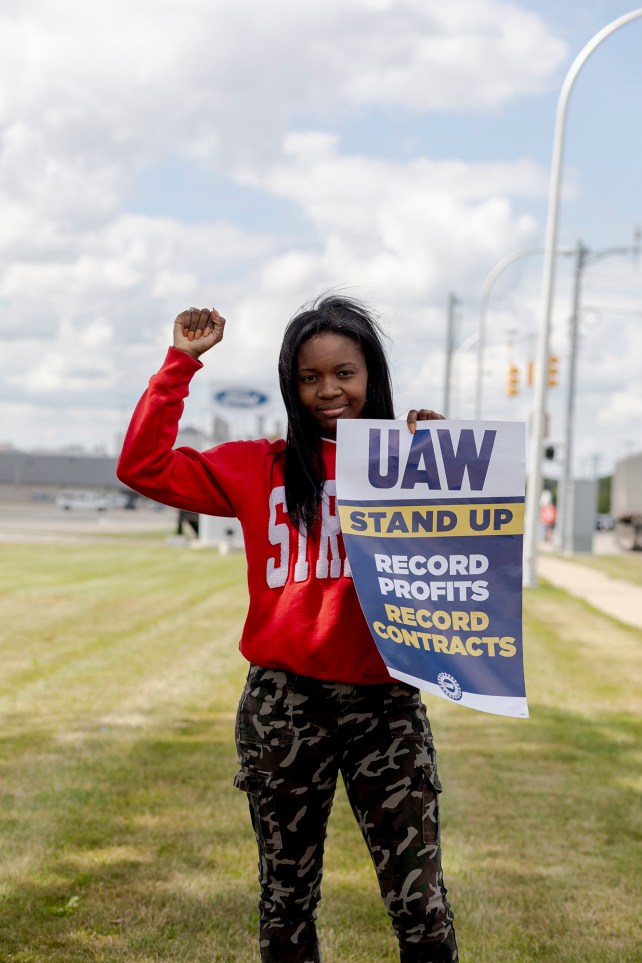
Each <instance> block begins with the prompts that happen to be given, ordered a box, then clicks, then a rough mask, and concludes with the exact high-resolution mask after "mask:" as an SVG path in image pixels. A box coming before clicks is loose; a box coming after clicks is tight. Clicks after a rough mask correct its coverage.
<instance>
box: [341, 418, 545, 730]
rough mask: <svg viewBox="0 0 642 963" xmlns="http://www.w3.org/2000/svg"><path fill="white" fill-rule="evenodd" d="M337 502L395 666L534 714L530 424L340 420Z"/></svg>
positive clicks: (367, 600) (358, 574) (489, 703)
mask: <svg viewBox="0 0 642 963" xmlns="http://www.w3.org/2000/svg"><path fill="white" fill-rule="evenodd" d="M337 438H338V447H337V502H338V506H339V516H340V519H341V531H342V533H343V539H344V542H345V545H346V551H347V554H348V559H349V561H350V568H351V570H352V576H353V578H354V581H355V587H356V589H357V594H358V596H359V601H360V603H361V607H362V609H363V612H364V615H365V617H366V620H367V622H368V625H369V627H370V630H371V632H372V635H373V638H374V640H375V642H376V644H377V646H378V648H379V651H380V652H381V655H382V658H383V659H384V662H385V663H386V666H387V667H388V671H389V672H390V674H391V675H392V676H394V677H395V678H399V679H402V680H404V681H406V682H409V683H411V684H413V685H416V686H418V687H420V688H421V689H423V690H425V691H426V692H430V693H432V694H434V695H438V696H441V697H442V698H446V699H449V700H451V701H453V702H457V703H459V704H461V705H466V706H470V707H471V708H475V709H480V710H482V711H486V712H493V713H497V714H500V715H509V716H521V717H525V716H527V715H528V707H527V703H526V692H525V686H524V669H523V657H522V548H523V546H522V542H523V526H524V476H525V471H524V426H523V425H522V424H520V423H516V422H454V421H453V422H448V421H432V422H420V423H419V424H418V425H417V430H416V432H415V433H414V434H411V433H410V432H409V431H408V428H407V426H406V425H405V424H403V423H399V422H390V421H367V420H361V419H354V420H350V421H345V422H341V421H339V424H338V436H337Z"/></svg>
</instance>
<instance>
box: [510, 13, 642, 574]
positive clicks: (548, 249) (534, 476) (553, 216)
mask: <svg viewBox="0 0 642 963" xmlns="http://www.w3.org/2000/svg"><path fill="white" fill-rule="evenodd" d="M640 17H642V8H638V9H637V10H632V11H631V12H630V13H627V14H625V15H624V16H622V17H618V19H617V20H613V21H612V22H611V23H609V24H607V26H606V27H604V28H603V29H602V30H600V31H599V32H598V33H597V34H595V36H594V37H593V38H592V39H591V40H590V41H589V42H588V43H587V44H586V46H585V47H584V48H583V49H582V50H581V51H580V53H579V54H578V56H577V57H576V58H575V60H574V61H573V63H572V65H571V68H570V70H569V71H568V73H567V75H566V77H565V79H564V83H563V84H562V89H561V91H560V96H559V100H558V104H557V114H556V120H555V135H554V139H553V158H552V163H551V177H550V185H549V200H548V221H547V227H546V242H545V248H544V273H543V278H542V318H541V322H540V329H539V337H538V345H537V359H536V369H535V407H534V411H533V422H532V433H531V444H530V458H529V467H528V488H527V499H526V513H525V519H524V521H525V528H524V585H525V586H528V587H534V586H535V585H537V542H538V528H539V496H540V493H541V490H542V455H543V445H544V421H545V411H546V389H547V386H548V354H549V340H550V328H551V314H552V307H553V291H554V285H555V252H556V248H557V234H558V223H559V196H560V186H561V173H562V160H563V156H564V134H565V127H566V113H567V107H568V100H569V96H570V93H571V90H572V89H573V84H574V83H575V80H576V78H577V75H578V74H579V72H580V70H581V69H582V67H583V66H584V64H585V63H586V61H587V60H588V58H589V57H590V56H591V54H592V53H593V51H594V50H596V49H597V47H599V45H600V44H601V43H602V42H603V41H604V40H606V38H607V37H610V35H611V34H612V33H614V32H615V31H616V30H619V28H620V27H624V26H625V25H626V24H627V23H631V22H632V21H633V20H637V19H639V18H640Z"/></svg>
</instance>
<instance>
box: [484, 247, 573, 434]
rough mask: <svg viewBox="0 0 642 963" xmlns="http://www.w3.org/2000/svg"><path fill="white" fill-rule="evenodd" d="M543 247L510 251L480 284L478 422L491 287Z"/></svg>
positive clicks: (569, 250)
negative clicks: (521, 261)
mask: <svg viewBox="0 0 642 963" xmlns="http://www.w3.org/2000/svg"><path fill="white" fill-rule="evenodd" d="M543 253H544V248H543V247H525V248H520V250H518V251H512V252H511V253H510V254H506V255H505V256H504V257H503V258H500V260H499V261H498V262H497V264H496V265H495V266H494V267H493V268H491V270H490V271H489V272H488V275H487V277H486V280H485V281H484V283H483V284H482V289H481V294H480V296H479V326H478V334H477V377H476V381H475V418H476V419H478V420H480V419H481V418H482V399H483V393H484V388H483V383H484V353H485V351H486V328H487V319H486V316H487V314H488V304H489V302H490V294H491V291H492V290H493V285H494V284H495V281H496V280H497V279H498V278H499V276H500V275H501V274H503V273H504V271H505V270H506V268H507V267H510V265H511V264H514V263H515V261H519V260H521V258H524V257H530V256H531V255H533V254H543ZM574 253H575V252H574V248H565V247H561V248H558V249H557V254H564V255H566V254H574Z"/></svg>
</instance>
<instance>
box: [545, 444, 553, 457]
mask: <svg viewBox="0 0 642 963" xmlns="http://www.w3.org/2000/svg"><path fill="white" fill-rule="evenodd" d="M544 458H545V459H546V461H554V459H555V445H547V446H546V448H545V449H544Z"/></svg>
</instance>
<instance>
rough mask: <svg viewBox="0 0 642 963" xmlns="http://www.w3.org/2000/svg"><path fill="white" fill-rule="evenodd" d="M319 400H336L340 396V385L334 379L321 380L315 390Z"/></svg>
mask: <svg viewBox="0 0 642 963" xmlns="http://www.w3.org/2000/svg"><path fill="white" fill-rule="evenodd" d="M317 394H318V395H319V398H336V397H337V395H340V394H341V385H340V384H339V382H338V381H336V380H335V379H334V378H322V379H321V381H319V387H318V390H317Z"/></svg>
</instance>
